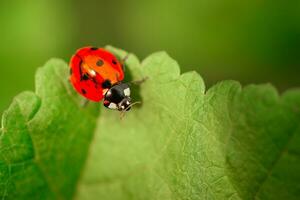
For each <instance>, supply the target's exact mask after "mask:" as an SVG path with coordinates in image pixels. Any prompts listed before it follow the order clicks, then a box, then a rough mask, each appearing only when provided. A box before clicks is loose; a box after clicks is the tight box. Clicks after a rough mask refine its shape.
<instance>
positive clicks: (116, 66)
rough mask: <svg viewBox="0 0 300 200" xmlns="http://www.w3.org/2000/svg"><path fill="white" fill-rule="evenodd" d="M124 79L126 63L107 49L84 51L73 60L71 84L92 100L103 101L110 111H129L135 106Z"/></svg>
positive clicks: (90, 48) (86, 48) (83, 49)
mask: <svg viewBox="0 0 300 200" xmlns="http://www.w3.org/2000/svg"><path fill="white" fill-rule="evenodd" d="M123 79H124V65H123V63H121V62H120V61H118V59H117V58H116V57H115V56H114V55H113V54H112V53H110V52H109V51H107V50H105V49H103V48H96V47H84V48H81V49H79V50H77V52H76V53H75V55H73V56H72V58H71V61H70V81H71V83H72V85H73V87H74V88H75V90H76V91H77V92H78V93H79V94H81V95H82V96H84V97H85V98H86V99H88V100H91V101H95V102H99V101H101V100H103V104H104V106H105V107H107V108H109V109H114V110H119V111H128V110H130V108H131V106H132V105H133V104H132V103H131V98H130V88H129V84H127V83H122V81H123Z"/></svg>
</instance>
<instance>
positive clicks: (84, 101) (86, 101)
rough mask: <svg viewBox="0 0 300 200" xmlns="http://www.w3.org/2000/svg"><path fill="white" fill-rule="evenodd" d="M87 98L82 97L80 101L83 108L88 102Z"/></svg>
mask: <svg viewBox="0 0 300 200" xmlns="http://www.w3.org/2000/svg"><path fill="white" fill-rule="evenodd" d="M89 102H90V101H89V100H87V99H82V101H81V104H80V105H81V107H83V108H85V107H86V106H87V105H88V104H89Z"/></svg>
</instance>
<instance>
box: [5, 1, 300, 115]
mask: <svg viewBox="0 0 300 200" xmlns="http://www.w3.org/2000/svg"><path fill="white" fill-rule="evenodd" d="M0 24H1V30H0V42H1V43H0V44H1V46H0V74H1V79H0V88H1V94H0V95H1V96H0V97H1V98H0V113H1V112H2V111H3V109H4V108H6V107H7V106H8V105H9V103H10V102H11V100H12V98H13V96H15V95H16V94H17V93H19V92H21V91H23V90H33V89H34V73H35V70H36V68H37V67H39V66H42V65H43V64H44V63H45V62H46V61H47V60H48V59H49V58H51V57H60V58H63V59H65V60H66V61H68V60H69V58H70V56H71V55H72V54H73V53H74V52H75V50H76V49H77V48H79V47H82V46H85V45H93V46H104V45H107V44H111V45H114V46H116V47H119V48H123V49H125V50H128V51H130V52H134V53H135V54H137V55H138V56H139V57H140V58H141V59H142V58H144V57H145V56H147V55H148V54H150V53H152V52H154V51H159V50H165V51H167V52H168V53H169V54H170V55H171V56H172V57H173V58H175V59H176V60H178V62H179V63H180V65H181V67H182V71H188V70H196V71H198V72H199V73H200V74H201V75H202V77H203V78H204V80H205V81H206V84H207V86H210V85H211V84H213V83H215V82H217V81H220V80H224V79H235V80H238V81H240V82H241V83H243V84H247V83H265V82H271V83H272V84H274V85H275V86H276V87H277V88H279V90H280V91H284V90H285V89H287V88H290V87H297V86H299V85H300V78H299V75H300V73H299V72H300V1H299V0H289V1H283V0H261V1H250V0H249V1H239V0H173V1H169V0H151V1H150V0H149V1H148V0H126V1H121V0H119V1H118V0H116V1H113V0H111V1H105V0H98V1H96V0H86V1H81V0H73V1H71V0H60V1H59V0H12V1H1V2H0Z"/></svg>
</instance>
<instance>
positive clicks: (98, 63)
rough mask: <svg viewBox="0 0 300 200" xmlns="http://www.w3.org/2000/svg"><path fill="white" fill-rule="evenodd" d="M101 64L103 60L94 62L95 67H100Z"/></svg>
mask: <svg viewBox="0 0 300 200" xmlns="http://www.w3.org/2000/svg"><path fill="white" fill-rule="evenodd" d="M103 64H104V62H103V60H98V61H97V62H96V65H97V66H98V67H101V66H102V65H103Z"/></svg>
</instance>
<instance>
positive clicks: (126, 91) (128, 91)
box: [124, 88, 130, 97]
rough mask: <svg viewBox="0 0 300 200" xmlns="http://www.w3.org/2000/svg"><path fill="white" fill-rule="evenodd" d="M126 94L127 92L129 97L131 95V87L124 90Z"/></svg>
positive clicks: (126, 94)
mask: <svg viewBox="0 0 300 200" xmlns="http://www.w3.org/2000/svg"><path fill="white" fill-rule="evenodd" d="M124 94H125V96H126V97H129V96H130V88H126V89H125V90H124Z"/></svg>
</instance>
